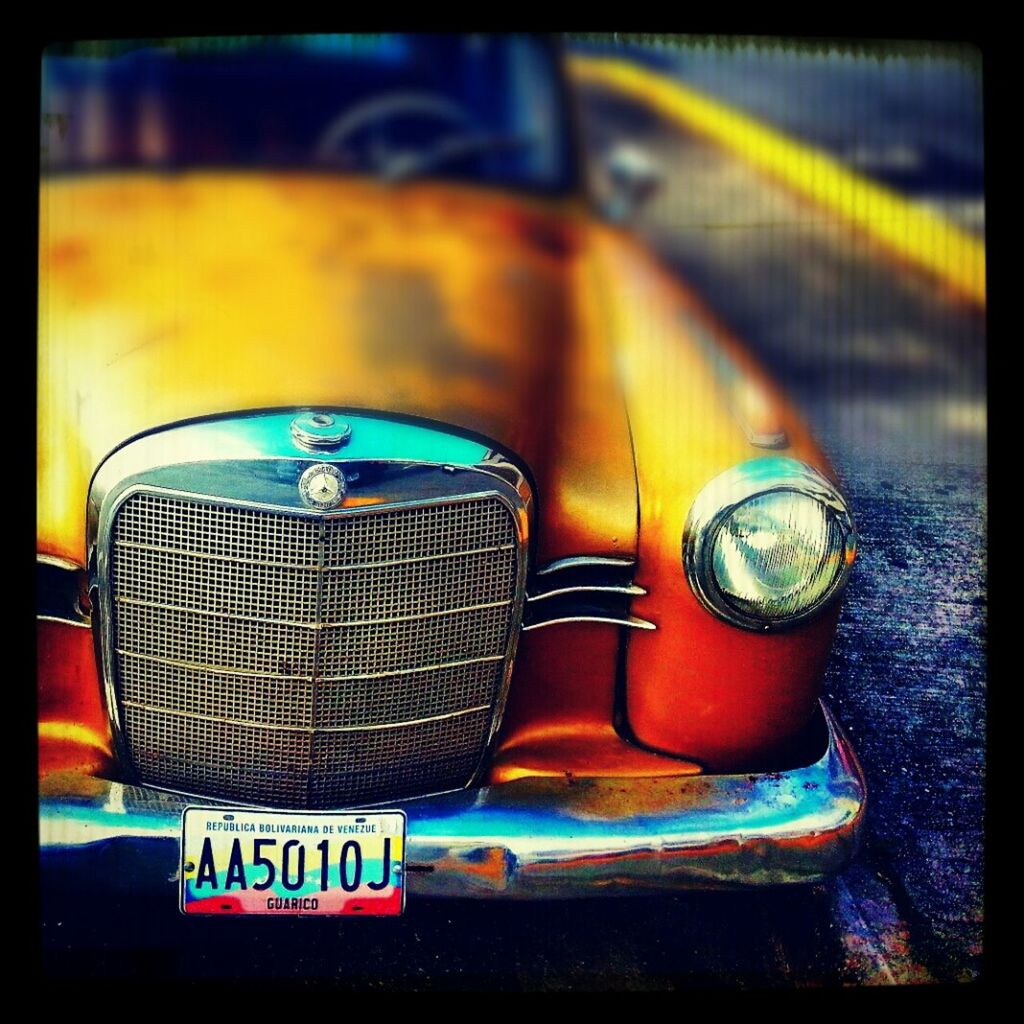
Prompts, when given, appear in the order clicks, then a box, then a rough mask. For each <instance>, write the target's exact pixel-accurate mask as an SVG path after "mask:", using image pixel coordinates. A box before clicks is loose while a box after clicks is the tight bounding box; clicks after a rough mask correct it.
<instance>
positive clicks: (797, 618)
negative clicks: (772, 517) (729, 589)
mask: <svg viewBox="0 0 1024 1024" xmlns="http://www.w3.org/2000/svg"><path fill="white" fill-rule="evenodd" d="M775 491H794V492H796V493H797V494H802V495H806V496H807V497H810V498H813V499H814V500H816V501H818V502H820V503H821V504H822V505H824V506H825V508H826V509H828V510H829V512H830V513H831V515H832V516H833V518H834V520H835V522H836V525H837V527H838V529H839V531H840V538H841V541H842V549H841V550H840V552H839V568H838V569H837V571H836V575H835V577H834V578H833V580H832V582H831V584H830V585H829V588H828V589H827V590H826V591H825V592H824V593H823V594H822V595H821V597H820V598H818V600H817V601H816V602H815V603H814V604H813V605H811V606H810V607H808V608H805V609H803V610H802V611H801V612H799V613H797V614H796V615H791V616H789V617H787V618H785V619H764V618H756V617H754V616H752V615H749V614H746V613H745V612H743V611H741V610H740V609H738V608H736V607H734V606H733V605H732V604H730V602H729V601H728V599H727V598H726V597H725V595H724V594H723V593H722V592H721V591H720V590H719V588H718V585H717V583H716V581H715V574H714V569H713V567H712V565H711V554H712V551H713V548H714V541H715V538H716V536H717V534H718V530H719V528H720V527H721V525H722V523H723V522H724V521H725V520H726V519H727V518H728V517H729V515H730V514H731V513H732V512H734V511H735V510H736V509H737V508H738V507H739V506H740V505H742V504H743V503H744V502H746V501H749V500H750V499H751V498H753V497H755V496H757V495H761V494H770V493H773V492H775ZM856 552H857V531H856V529H855V528H854V525H853V519H852V517H851V515H850V511H849V508H848V506H847V504H846V500H845V499H844V498H843V496H842V495H841V494H840V493H839V491H838V490H837V489H836V487H834V486H833V485H832V484H831V483H830V482H829V481H828V480H827V479H826V478H825V477H824V476H822V474H821V473H819V472H818V471H817V470H816V469H814V468H813V467H811V466H808V465H807V464H806V463H803V462H798V461H797V460H796V459H791V458H788V457H786V456H781V455H779V456H763V457H762V458H759V459H751V460H750V461H749V462H741V463H740V464H739V465H737V466H733V467H731V468H730V469H727V470H726V471H725V472H724V473H720V474H719V475H718V476H716V477H715V478H714V479H713V480H711V481H710V482H709V483H708V484H706V485H705V486H704V488H703V489H702V490H701V491H700V493H699V494H698V495H697V497H696V498H695V499H694V502H693V505H692V507H691V508H690V512H689V515H688V516H687V518H686V524H685V526H684V527H683V543H682V562H683V570H684V572H685V573H686V579H687V581H688V582H689V584H690V589H691V590H693V592H694V594H695V595H696V596H697V599H698V600H699V601H700V603H701V604H702V605H704V607H705V608H706V609H707V610H708V611H709V612H711V613H712V614H713V615H716V616H717V617H718V618H720V619H723V620H724V621H725V622H728V623H730V624H732V625H734V626H740V627H742V628H743V629H751V630H759V631H762V632H768V631H775V630H779V629H784V628H787V627H789V626H793V625H796V624H797V623H800V622H804V621H806V620H807V619H809V618H811V617H812V616H814V615H817V613H818V612H820V611H821V610H822V609H823V608H825V607H826V606H827V605H828V604H830V603H831V602H832V601H833V600H835V599H836V598H837V597H838V596H839V594H841V593H842V591H843V588H844V587H845V586H846V581H847V578H848V577H849V575H850V570H851V568H852V567H853V559H854V556H855V555H856Z"/></svg>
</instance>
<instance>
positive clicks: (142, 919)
mask: <svg viewBox="0 0 1024 1024" xmlns="http://www.w3.org/2000/svg"><path fill="white" fill-rule="evenodd" d="M586 99H587V102H586V114H587V116H586V123H585V133H586V136H587V139H588V142H589V144H590V146H591V147H592V149H593V150H594V152H595V154H599V153H600V151H601V150H602V149H603V148H604V146H605V145H606V144H607V142H608V140H609V139H611V138H621V137H623V136H628V137H629V138H631V139H633V140H635V141H637V142H641V143H643V144H644V145H645V146H648V147H649V148H651V149H652V150H653V151H654V152H655V153H656V155H657V157H658V159H659V160H660V161H662V162H663V164H664V165H665V168H666V171H667V172H668V173H667V175H666V177H667V184H666V188H665V189H664V191H663V193H662V194H661V195H660V196H658V197H657V198H656V199H655V200H654V201H653V202H652V203H651V204H650V206H649V208H648V210H647V211H646V214H645V216H644V218H643V222H642V224H641V225H640V230H641V231H642V232H643V233H644V234H645V235H646V237H647V238H648V239H649V240H650V242H651V244H652V245H653V246H654V247H655V248H656V249H657V250H658V251H659V253H660V254H661V255H662V256H663V257H664V259H665V260H666V261H667V262H668V263H669V264H671V265H672V266H673V267H674V268H675V269H677V270H678V272H679V273H680V274H681V275H683V276H684V277H685V278H686V279H687V280H688V281H689V282H690V283H692V284H693V285H694V286H695V288H696V290H697V291H698V292H699V293H700V294H702V295H703V296H705V298H706V300H707V301H708V303H709V305H710V306H711V307H712V308H713V309H714V310H715V312H716V313H717V314H718V315H719V316H720V317H721V318H722V319H723V320H724V321H725V322H726V323H728V324H729V325H730V326H731V327H732V328H733V330H734V331H735V332H736V333H737V334H738V335H739V336H740V337H742V338H744V339H745V340H746V341H747V342H748V343H749V344H750V345H752V346H753V348H754V350H755V351H756V352H757V353H758V354H759V356H760V357H761V358H762V360H763V361H764V362H765V363H766V364H767V365H768V367H769V368H770V369H771V370H772V371H773V372H774V373H775V374H776V376H777V377H778V379H779V380H780V381H782V383H783V384H784V386H786V387H787V388H788V390H789V391H790V392H791V394H792V396H793V397H794V398H795V399H796V401H797V403H798V405H799V407H800V408H801V409H802V410H803V412H804V413H805V415H806V416H807V417H808V419H809V420H810V422H811V424H812V426H813V428H814V429H815V431H816V432H817V434H818V436H819V438H820V439H821V440H822V442H823V444H824V446H825V448H826V450H827V451H828V452H829V454H830V456H831V457H832V459H833V462H834V464H835V465H836V467H837V469H838V470H839V472H840V474H841V476H842V477H843V479H844V482H845V484H846V488H847V492H848V494H849V495H850V497H851V500H852V502H853V505H854V511H855V515H856V520H857V525H858V529H859V532H860V536H861V547H860V553H859V557H858V562H857V566H856V568H855V571H854V574H853V577H852V581H851V585H850V588H849V591H848V596H847V599H846V604H845V611H844V613H843V618H842V621H841V624H840V629H839V637H838V643H837V646H836V650H835V653H834V656H833V658H832V662H831V665H830V668H829V672H828V679H827V684H826V689H827V691H828V694H829V696H830V697H831V699H832V701H833V706H834V707H835V708H836V709H837V711H838V713H839V715H840V717H841V719H842V721H843V723H844V724H845V726H846V727H847V729H848V731H849V732H850V733H851V735H852V737H853V739H854V742H855V744H856V746H857V749H858V752H859V754H860V756H861V759H862V763H863V765H864V767H865V770H866V773H867V776H868V782H869V786H870V792H871V805H870V813H869V835H868V840H867V844H866V849H865V850H864V853H863V855H862V857H861V858H860V859H859V860H858V862H857V863H856V864H855V865H853V866H852V867H851V868H850V869H849V870H848V871H847V872H846V873H845V874H844V875H842V876H841V877H839V878H838V879H836V880H834V881H833V882H831V883H829V884H827V885H821V886H816V887H810V888H807V889H801V890H799V891H791V890H790V891H783V892H777V891H776V892H762V893H755V894H752V895H748V894H732V893H692V894H683V895H678V896H665V897H655V898H647V897H644V898H640V897H632V898H622V899H617V900H591V901H581V902H574V903H571V904H559V903H534V904H522V905H512V904H501V903H471V902H467V903H453V902H445V901H429V900H415V899H414V900H411V901H410V902H409V905H408V909H407V912H406V915H405V916H404V917H403V918H401V919H400V920H397V921H393V920H392V921H371V920H366V921H361V922H359V925H358V928H355V927H352V926H351V924H350V923H346V922H341V923H338V922H330V921H322V920H302V921H291V922H279V921H261V922H258V923H256V924H254V923H253V922H250V921H239V920H223V921H219V920H218V921H214V922H211V924H210V927H209V929H208V930H207V931H206V932H205V934H200V933H198V932H197V931H196V930H195V926H194V922H191V921H189V922H186V921H184V920H182V919H179V918H177V917H171V918H170V919H168V915H167V914H166V913H165V910H166V908H164V907H156V906H154V907H148V906H146V905H145V904H142V903H140V899H139V897H138V896H137V895H136V894H134V893H132V892H131V891H130V889H129V890H127V891H124V892H122V893H121V894H120V895H117V896H113V897H110V896H107V897H105V898H104V902H103V903H102V904H101V905H100V904H97V905H96V906H95V907H94V908H93V910H92V912H91V913H89V914H85V915H83V914H82V910H84V909H86V908H85V907H83V896H82V894H81V893H67V892H62V891H61V890H60V888H59V887H56V886H54V887H52V888H51V889H49V890H48V892H47V894H46V897H45V903H44V921H45V924H44V943H45V947H46V950H47V963H46V966H47V969H48V973H52V974H53V975H55V976H62V977H66V978H71V977H81V976H83V975H87V976H93V977H95V976H97V975H116V976H121V977H127V976H135V977H146V978H152V977H174V976H187V977H193V978H221V977H225V976H227V977H245V976H249V977H252V976H257V977H261V978H263V979H268V978H271V979H281V980H292V981H295V980H300V979H301V980H304V979H311V978H330V979H333V980H334V981H335V982H336V983H337V984H338V985H340V986H342V987H352V988H366V987H370V988H377V989H406V988H412V989H465V988H506V989H662V988H674V987H723V986H724V987H739V988H757V987H789V986H794V985H796V986H832V985H841V984H887V983H893V982H896V983H907V982H927V981H931V980H936V981H961V980H970V979H971V978H973V977H975V976H976V975H977V973H978V971H979V968H980V961H981V921H982V895H981V894H982V889H981V886H982V873H981V872H982V824H983V785H984V771H985V751H984V728H985V656H984V650H985V648H984V643H985V632H984V631H985V592H986V591H985V542H986V514H987V513H986V506H985V472H986V466H985V446H984V442H985V425H986V421H985V390H984V389H985V380H984V377H985V366H984V340H985V335H984V331H985V325H984V316H983V314H981V313H979V312H978V311H977V310H974V309H972V308H970V307H967V306H965V305H961V304H959V303H958V302H957V301H956V300H954V299H952V298H950V297H948V296H946V295H944V293H943V291H942V289H941V288H940V287H939V286H937V285H936V284H935V283H934V282H933V281H932V280H930V279H928V278H925V277H923V276H920V275H918V274H917V272H916V271H914V270H913V269H912V268H908V267H897V266H895V265H894V264H893V263H892V262H891V261H890V260H889V259H888V257H887V256H885V255H884V254H883V253H880V252H878V251H876V250H875V249H874V247H873V246H872V244H871V243H870V241H868V240H866V239H858V238H853V237H852V236H851V235H850V234H849V233H848V232H847V231H846V230H845V229H844V228H842V227H840V226H839V225H837V224H835V223H834V222H833V221H831V220H830V219H829V218H828V217H827V216H826V215H824V214H823V213H821V212H820V211H818V210H816V209H813V208H811V207H808V206H806V205H805V204H804V203H803V202H802V201H801V200H799V199H797V198H795V197H794V196H792V195H790V194H789V193H787V192H785V191H784V190H783V189H782V188H781V187H778V186H775V185H773V184H771V183H770V182H768V181H767V180H766V179H764V178H763V177H761V176H759V175H758V174H757V173H755V172H754V171H752V170H750V169H749V168H747V167H746V166H744V165H743V164H742V163H740V162H738V161H737V160H735V159H734V158H732V157H731V156H729V155H727V154H726V153H724V152H721V151H719V150H717V149H714V148H711V147H710V146H708V145H706V144H704V143H702V142H699V141H697V140H696V139H693V138H689V137H686V136H685V135H683V134H681V133H680V132H679V130H678V129H676V128H672V127H668V126H666V125H664V124H662V123H660V122H658V121H657V120H655V119H652V118H650V117H648V116H645V115H644V114H643V112H642V111H640V110H638V109H636V108H634V107H632V106H630V105H628V104H624V103H622V102H620V101H613V100H611V99H610V98H609V97H602V96H600V95H599V94H597V93H591V94H588V95H587V97H586ZM88 899H89V897H88V896H86V897H84V900H85V901H86V903H87V902H88ZM72 904H74V905H75V906H76V913H75V915H74V917H73V918H71V917H69V916H68V915H67V914H64V913H62V908H64V907H66V906H71V905H72ZM129 908H130V909H131V910H132V914H131V915H127V911H128V909H129ZM121 910H124V911H125V912H126V916H130V917H131V918H132V919H133V920H135V921H136V924H135V925H134V926H133V927H132V928H131V929H128V930H126V929H124V928H117V929H112V928H110V927H109V926H108V924H107V923H108V922H112V921H119V920H122V919H123V918H122V916H121V913H119V911H121ZM147 922H150V923H147ZM156 922H160V924H159V925H157V924H156Z"/></svg>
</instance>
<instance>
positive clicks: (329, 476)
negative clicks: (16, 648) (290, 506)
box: [299, 462, 346, 512]
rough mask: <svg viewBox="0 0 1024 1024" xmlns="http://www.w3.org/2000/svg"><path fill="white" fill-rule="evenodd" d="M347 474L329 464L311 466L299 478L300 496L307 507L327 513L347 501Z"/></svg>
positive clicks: (321, 463) (322, 463)
mask: <svg viewBox="0 0 1024 1024" xmlns="http://www.w3.org/2000/svg"><path fill="white" fill-rule="evenodd" d="M345 490H346V487H345V474H344V473H342V471H341V470H340V469H338V467H337V466H332V465H331V463H329V462H318V463H316V464H315V465H312V466H310V467H309V468H308V469H307V470H305V472H303V474H302V476H300V477H299V495H300V497H301V498H302V501H303V503H304V504H305V505H308V506H309V507H310V508H316V509H320V511H321V512H326V511H327V510H328V509H332V508H337V507H338V506H339V505H340V504H341V503H342V501H344V500H345Z"/></svg>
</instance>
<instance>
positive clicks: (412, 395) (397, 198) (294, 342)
mask: <svg viewBox="0 0 1024 1024" xmlns="http://www.w3.org/2000/svg"><path fill="white" fill-rule="evenodd" d="M599 291H600V288H599V287H597V286H596V284H595V281H594V278H593V268H592V267H591V266H590V262H589V260H588V256H587V246H586V225H585V222H584V221H582V220H580V219H578V218H576V217H574V216H572V215H567V214H566V211H564V210H556V209H554V208H553V207H552V206H551V205H550V204H546V203H542V202H528V201H525V200H520V199H513V198H512V197H510V196H508V195H504V194H501V193H496V192H490V191H486V190H481V189H472V188H467V187H455V186H442V185H438V184H428V183H417V184H407V185H402V186H388V185H385V184H381V183H378V182H373V181H366V180H359V179H339V178H336V177H330V176H316V175H294V174H292V175H272V174H229V173H196V174H184V175H173V176H172V175H168V176H158V175H148V174H147V175H140V174H125V175H98V176H92V177H83V178H72V179H53V180H49V181H46V182H44V183H43V186H42V189H41V210H40V335H39V354H40V362H39V368H40V375H39V380H40V392H39V515H40V524H39V525H40V534H41V537H42V538H43V544H44V547H49V548H50V549H51V551H52V552H53V553H58V554H66V555H67V556H69V557H76V555H77V554H78V552H80V551H81V549H82V536H81V534H82V527H81V514H82V510H83V509H84V504H85V493H86V490H87V487H88V481H89V479H90V478H91V475H92V473H93V472H94V470H95V468H96V467H97V465H98V464H99V463H100V462H101V461H102V459H103V458H104V457H105V456H106V455H107V454H108V453H109V452H110V451H111V450H112V449H113V448H115V447H116V446H118V445H119V444H121V443H122V442H123V441H124V440H125V439H127V438H129V437H132V436H134V435H136V434H139V433H142V432H145V431H148V430H151V429H153V428H155V427H159V426H162V425H165V424H169V423H173V422H176V421H180V420H183V419H187V418H191V417H196V416H207V415H210V414H216V413H229V412H234V411H238V410H245V409H257V408H280V407H293V406H334V407H342V408H346V407H347V408H353V409H361V410H375V411H383V412H388V413H401V414H404V415H411V416H416V417H423V418H426V419H429V420H433V421H437V422H440V423H444V424H451V425H454V426H457V427H460V428H463V429H466V430H470V431H473V432H475V433H477V434H480V435H483V436H484V437H486V438H488V439H491V440H493V441H495V442H497V443H498V444H499V445H501V446H503V447H505V448H506V449H508V450H510V451H511V452H513V453H514V454H515V455H517V456H518V457H519V458H520V459H522V460H523V461H524V462H525V463H526V464H527V465H528V466H529V467H530V469H531V471H532V472H533V475H534V478H535V480H536V481H537V485H538V489H539V490H541V491H542V492H544V491H545V490H546V491H547V492H548V493H550V494H554V493H559V492H560V491H561V492H566V488H567V487H568V488H569V489H570V490H571V488H572V487H573V486H576V484H577V483H581V482H582V481H584V480H588V481H589V486H590V491H591V496H593V493H595V492H596V494H597V495H598V504H600V503H601V502H603V503H604V513H605V516H604V522H601V523H597V524H596V525H594V526H593V528H592V533H593V535H592V536H589V537H580V536H576V537H569V536H566V537H565V538H564V543H562V544H559V543H555V544H554V546H553V548H552V550H551V553H552V554H554V555H557V554H559V553H561V551H562V550H563V549H564V550H565V551H566V552H567V553H573V552H574V551H575V549H576V548H579V547H581V546H582V549H583V550H588V549H593V550H595V551H599V550H603V551H609V550H614V549H617V548H619V547H620V546H622V545H625V547H627V548H628V546H629V544H630V537H629V530H630V524H631V523H635V500H636V498H635V492H634V484H633V472H632V462H631V458H632V456H631V452H630V449H629V445H628V430H627V428H626V426H625V423H624V419H622V418H620V417H619V412H618V410H619V406H620V405H621V399H620V398H619V397H618V395H617V394H616V389H615V381H614V374H613V373H612V372H611V358H610V355H609V353H608V346H607V342H606V339H604V338H603V337H602V336H601V329H600V322H601V317H600V315H599V314H598V313H596V312H595V304H596V302H597V301H598V299H597V296H596V293H597V292H599ZM579 438H586V439H587V444H582V443H580V441H579V440H577V439H579ZM592 444H598V445H599V446H600V452H601V454H600V457H599V458H595V456H594V454H593V451H592V450H591V449H590V447H589V446H590V445H592ZM574 481H575V483H574ZM562 499H563V500H561V501H559V502H557V504H558V506H559V507H561V508H562V509H564V508H565V507H566V500H570V499H571V494H568V493H567V492H566V493H562ZM570 505H571V500H570ZM72 510H73V511H72ZM72 517H74V518H72ZM591 518H596V519H597V520H600V519H601V513H600V512H599V511H598V512H596V513H592V515H591ZM570 532H571V531H570ZM574 545H575V547H574Z"/></svg>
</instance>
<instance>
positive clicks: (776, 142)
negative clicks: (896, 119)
mask: <svg viewBox="0 0 1024 1024" xmlns="http://www.w3.org/2000/svg"><path fill="white" fill-rule="evenodd" d="M569 63H570V70H571V72H572V74H573V76H574V77H575V78H576V79H577V80H578V81H580V82H582V83H584V84H591V85H601V86H605V87H608V88H610V89H613V90H616V91H618V92H620V93H622V94H624V95H626V96H628V97H630V98H632V99H636V100H639V101H641V102H643V103H644V104H646V105H647V106H649V107H650V108H652V109H653V110H654V111H656V112H657V113H658V114H660V115H662V116H663V117H666V118H667V119H669V120H672V121H675V122H677V123H678V124H681V125H682V126H683V127H684V128H686V129H687V130H688V131H690V132H693V133H694V134H699V135H701V136H703V137H704V138H707V139H709V140H711V141H712V142H714V143H716V144H717V145H719V146H721V147H723V148H724V149H728V150H729V151H731V152H734V153H736V154H737V155H738V156H739V157H741V158H742V159H744V160H746V161H747V162H748V163H750V164H752V165H753V166H755V167H757V168H759V169H760V170H762V171H765V172H767V173H769V174H771V175H772V176H774V177H775V178H777V179H778V180H780V181H782V182H783V183H785V184H786V185H787V186H789V187H790V188H792V189H794V190H795V191H797V192H799V193H800V194H801V195H803V196H805V197H806V198H808V199H810V200H812V201H814V202H815V203H817V204H818V205H820V206H821V207H823V208H824V209H826V210H829V211H831V212H833V213H835V214H837V215H838V216H840V217H842V218H843V219H844V220H846V221H847V222H848V223H850V224H852V225H854V226H855V227H857V228H859V229H861V230H862V231H864V232H866V233H867V234H868V235H870V236H871V237H872V238H874V239H876V240H877V241H879V242H881V243H882V244H883V245H885V246H886V247H887V248H888V249H889V250H890V252H892V253H894V254H895V255H897V256H899V257H901V258H903V259H906V260H908V261H910V262H912V263H914V264H916V265H917V266H919V267H923V268H924V269H925V270H928V271H930V272H932V273H933V274H935V275H937V276H938V277H939V278H940V279H942V280H943V281H944V282H946V283H947V284H949V285H950V286H951V287H953V288H954V289H955V290H956V291H957V292H958V293H959V294H961V295H964V296H966V297H967V298H969V299H971V300H973V301H974V302H977V303H978V304H980V305H982V306H984V305H985V243H984V242H983V241H982V240H981V239H979V238H976V237H975V236H974V235H972V234H971V233H970V232H968V231H965V230H964V229H962V228H960V227H958V226H957V225H956V224H953V223H952V222H950V221H949V220H947V219H946V218H944V217H942V216H941V215H940V214H937V213H934V212H932V211H931V210H929V209H927V208H925V207H923V206H921V205H920V204H918V203H915V202H913V201H911V200H909V199H906V198H905V197H904V196H901V195H900V194H899V193H897V192H895V191H893V190H892V189H890V188H887V187H885V186H884V185H880V184H878V183H877V182H874V181H870V180H868V179H867V178H865V177H863V176H862V175H860V174H858V173H857V172H856V171H853V170H851V169H850V168H849V167H847V166H846V165H845V164H843V163H842V162H840V161H839V160H837V159H835V158H834V157H832V156H830V155H829V154H828V153H825V152H823V151H822V150H820V149H817V148H815V147H814V146H810V145H808V144H807V143H804V142H800V141H798V140H796V139H793V138H790V137H789V136H787V135H785V134H783V133H782V132H780V131H777V130H776V129H774V128H769V127H768V126H767V125H765V124H762V123H761V122H759V121H756V120H755V119H754V118H752V117H749V116H748V115H746V114H743V113H740V112H739V111H738V110H735V109H734V108H732V107H729V106H727V105H726V104H724V103H720V102H718V101H717V100H713V99H711V98H710V97H708V96H705V95H704V94H702V93H700V92H698V91H697V90H695V89H692V88H691V87H690V86H688V85H685V84H683V83H682V82H679V81H678V80H676V79H674V78H669V77H667V76H666V75H664V74H661V73H659V72H657V71H652V70H650V69H648V68H645V67H642V66H640V65H638V64H634V63H633V62H631V61H628V60H623V59H620V58H617V57H590V56H582V55H574V56H572V57H570V59H569Z"/></svg>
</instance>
